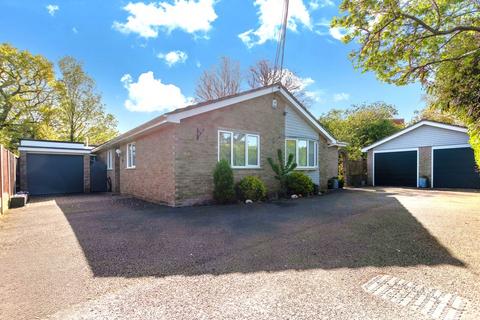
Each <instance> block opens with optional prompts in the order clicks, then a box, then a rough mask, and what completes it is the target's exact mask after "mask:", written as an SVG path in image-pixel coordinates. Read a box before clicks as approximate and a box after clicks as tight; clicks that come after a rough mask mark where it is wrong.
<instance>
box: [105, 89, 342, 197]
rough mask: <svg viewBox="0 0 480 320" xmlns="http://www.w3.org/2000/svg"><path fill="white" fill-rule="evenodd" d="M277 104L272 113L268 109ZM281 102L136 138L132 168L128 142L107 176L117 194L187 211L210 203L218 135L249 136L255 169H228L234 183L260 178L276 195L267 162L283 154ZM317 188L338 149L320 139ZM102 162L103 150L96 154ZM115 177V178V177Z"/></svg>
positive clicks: (262, 100)
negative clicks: (255, 138) (255, 140)
mask: <svg viewBox="0 0 480 320" xmlns="http://www.w3.org/2000/svg"><path fill="white" fill-rule="evenodd" d="M274 97H275V98H276V99H277V101H278V103H277V108H276V109H273V108H272V99H273V98H274ZM287 103H288V102H287V101H286V100H284V99H283V97H282V96H280V95H277V94H271V95H268V96H262V97H259V98H255V99H252V100H249V101H246V102H242V103H239V104H236V105H232V106H228V107H225V108H222V109H219V110H215V111H211V112H207V113H203V114H200V115H197V116H195V117H191V118H186V119H183V120H182V121H181V122H180V124H170V125H168V126H166V127H162V128H160V129H158V130H155V131H152V132H149V133H148V134H146V135H143V136H139V137H136V138H135V139H134V142H135V143H136V155H137V156H136V168H135V169H127V168H126V161H127V160H126V159H127V158H126V156H127V142H125V143H122V144H121V145H117V146H113V147H112V150H115V149H117V148H119V149H121V151H122V152H121V155H120V157H117V156H116V155H115V156H114V165H113V167H114V170H111V171H109V172H108V173H107V175H108V176H110V177H111V179H112V185H113V186H114V191H115V186H116V185H117V186H118V185H119V188H118V189H119V191H120V192H121V193H124V194H131V195H134V196H136V197H139V198H142V199H145V200H149V201H153V202H159V203H166V204H168V205H175V206H181V205H191V204H198V203H205V202H209V201H211V200H212V194H213V170H214V168H215V165H216V164H217V159H218V154H217V153H218V130H227V131H233V132H242V133H252V134H258V135H259V136H260V168H259V169H233V171H234V178H235V181H239V180H240V179H241V178H243V177H245V176H247V175H254V176H258V177H260V178H261V179H262V180H263V181H264V182H265V184H266V186H267V189H268V191H269V193H274V192H276V191H278V188H279V183H278V180H276V179H275V178H274V173H273V171H272V169H271V168H270V166H269V164H268V162H267V158H268V157H272V158H274V159H275V160H276V159H277V150H278V149H281V150H282V151H285V150H284V148H285V106H286V105H287ZM318 151H319V165H320V168H319V171H320V181H321V183H320V188H321V189H326V188H327V180H328V178H331V177H333V176H336V175H337V169H338V148H337V147H328V143H327V141H326V139H325V138H323V136H320V135H319V150H318ZM99 157H100V158H101V159H102V160H103V161H106V150H105V151H103V152H102V153H100V154H99ZM117 173H119V174H117Z"/></svg>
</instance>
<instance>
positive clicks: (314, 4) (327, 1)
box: [308, 0, 335, 10]
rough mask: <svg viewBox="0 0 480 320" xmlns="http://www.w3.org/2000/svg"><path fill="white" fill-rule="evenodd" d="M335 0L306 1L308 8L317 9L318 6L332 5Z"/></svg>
mask: <svg viewBox="0 0 480 320" xmlns="http://www.w3.org/2000/svg"><path fill="white" fill-rule="evenodd" d="M334 6H335V2H333V1H332V0H312V1H310V2H309V3H308V7H309V8H310V10H317V9H319V8H325V7H334Z"/></svg>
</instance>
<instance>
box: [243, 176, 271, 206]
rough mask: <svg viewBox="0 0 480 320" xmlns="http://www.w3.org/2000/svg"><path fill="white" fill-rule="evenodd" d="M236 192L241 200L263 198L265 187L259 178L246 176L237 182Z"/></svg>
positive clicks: (265, 193)
mask: <svg viewBox="0 0 480 320" xmlns="http://www.w3.org/2000/svg"><path fill="white" fill-rule="evenodd" d="M237 194H238V197H239V198H240V199H241V200H242V201H245V200H247V199H250V200H252V201H259V200H263V199H265V197H266V195H267V188H266V187H265V184H264V183H263V182H262V180H260V178H258V177H254V176H247V177H245V178H243V179H242V180H240V181H239V182H238V183H237Z"/></svg>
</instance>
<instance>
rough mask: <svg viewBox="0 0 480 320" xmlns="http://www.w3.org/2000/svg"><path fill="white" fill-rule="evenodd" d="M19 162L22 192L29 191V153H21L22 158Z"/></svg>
mask: <svg viewBox="0 0 480 320" xmlns="http://www.w3.org/2000/svg"><path fill="white" fill-rule="evenodd" d="M18 161H19V165H20V190H21V191H28V180H27V153H26V152H25V151H22V152H20V158H19V159H18Z"/></svg>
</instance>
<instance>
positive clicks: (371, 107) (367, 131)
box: [318, 102, 402, 159]
mask: <svg viewBox="0 0 480 320" xmlns="http://www.w3.org/2000/svg"><path fill="white" fill-rule="evenodd" d="M397 114H398V111H397V109H396V108H395V107H394V106H392V105H389V104H386V103H384V102H375V103H372V104H362V105H352V106H351V107H350V108H348V109H346V110H338V109H333V110H331V111H329V112H327V113H326V114H323V115H322V116H320V118H319V119H318V120H319V121H320V123H321V124H322V125H323V126H324V127H325V128H326V129H327V130H328V131H330V132H331V133H332V134H333V135H334V136H335V137H336V138H337V139H339V140H340V141H345V142H347V143H348V146H347V148H346V149H347V152H348V155H349V157H350V158H351V159H359V158H360V157H361V154H362V153H361V151H360V149H361V148H362V147H365V146H367V145H369V144H372V143H374V142H375V141H378V140H380V139H383V138H385V137H387V136H389V135H391V134H393V133H395V132H397V131H399V130H401V129H402V126H401V125H398V124H396V123H395V122H394V118H395V116H396V115H397Z"/></svg>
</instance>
